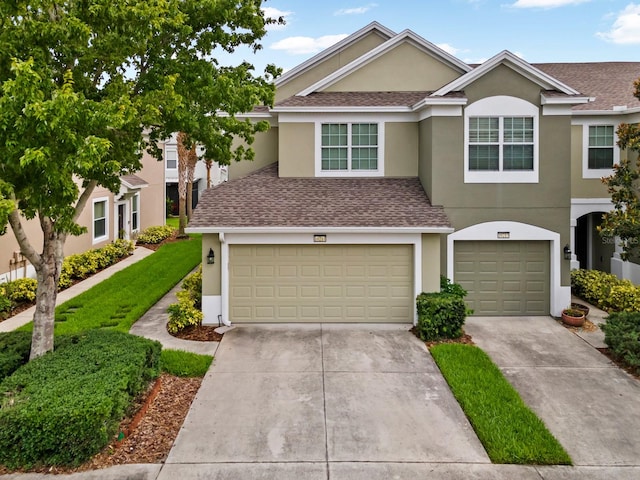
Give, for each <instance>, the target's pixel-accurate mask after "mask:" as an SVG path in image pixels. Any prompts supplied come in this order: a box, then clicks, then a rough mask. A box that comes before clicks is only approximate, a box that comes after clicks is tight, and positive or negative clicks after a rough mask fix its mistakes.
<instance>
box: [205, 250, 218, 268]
mask: <svg viewBox="0 0 640 480" xmlns="http://www.w3.org/2000/svg"><path fill="white" fill-rule="evenodd" d="M207 263H208V264H209V265H213V264H214V263H216V254H215V253H213V248H210V249H209V253H208V254H207Z"/></svg>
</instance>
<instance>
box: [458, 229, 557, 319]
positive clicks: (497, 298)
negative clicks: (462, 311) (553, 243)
mask: <svg viewBox="0 0 640 480" xmlns="http://www.w3.org/2000/svg"><path fill="white" fill-rule="evenodd" d="M454 257H455V258H454V269H455V272H454V277H455V281H456V282H457V283H459V284H460V285H461V286H462V287H463V288H464V289H465V290H467V292H468V296H467V298H466V300H467V303H468V305H469V307H470V308H472V309H473V310H474V314H475V315H547V314H548V313H549V242H544V241H503V242H500V241H456V242H455V251H454Z"/></svg>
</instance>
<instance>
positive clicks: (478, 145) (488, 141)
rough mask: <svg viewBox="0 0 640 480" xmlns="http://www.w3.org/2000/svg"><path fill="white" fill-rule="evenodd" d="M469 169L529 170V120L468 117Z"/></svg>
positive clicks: (531, 146)
mask: <svg viewBox="0 0 640 480" xmlns="http://www.w3.org/2000/svg"><path fill="white" fill-rule="evenodd" d="M469 170H489V171H496V172H500V171H508V170H528V171H531V170H533V118H532V117H470V118H469Z"/></svg>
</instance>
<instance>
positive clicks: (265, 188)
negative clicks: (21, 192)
mask: <svg viewBox="0 0 640 480" xmlns="http://www.w3.org/2000/svg"><path fill="white" fill-rule="evenodd" d="M639 76H640V62H639V63H606V64H598V63H594V64H575V65H574V64H541V65H531V64H529V63H527V62H525V61H524V60H522V59H521V58H519V57H517V56H515V55H513V54H512V53H510V52H508V51H503V52H501V53H498V54H497V55H496V56H494V57H493V58H491V59H489V60H487V61H486V62H484V63H483V64H481V65H468V64H466V63H464V62H463V61H461V60H459V59H457V58H455V57H453V56H452V55H450V54H448V53H446V52H445V51H443V50H441V49H440V48H438V47H436V46H435V45H433V44H432V43H430V42H428V41H426V40H425V39H423V38H421V37H419V36H418V35H416V34H415V33H413V32H411V31H409V30H405V31H403V32H401V33H399V34H396V33H394V32H392V31H390V30H389V29H387V28H385V27H384V26H382V25H380V24H378V23H375V22H374V23H372V24H370V25H368V26H366V27H365V28H363V29H361V30H359V31H357V32H356V33H354V34H353V35H351V36H349V37H347V38H346V39H344V40H342V41H341V42H339V43H337V44H336V45H334V46H333V47H330V48H329V49H327V50H325V51H323V52H322V53H320V54H318V55H316V56H315V57H313V58H311V59H310V60H308V61H307V62H305V63H303V64H301V65H299V66H298V67H296V68H294V69H292V70H290V71H288V72H287V73H285V74H284V75H283V76H282V77H280V78H279V79H278V80H277V81H276V87H277V90H276V102H275V105H274V107H273V108H270V109H268V108H265V107H261V108H258V109H256V110H254V111H253V112H251V113H249V114H247V116H248V117H249V118H252V119H254V120H259V119H260V120H265V119H266V120H268V121H269V122H270V123H271V127H272V128H271V129H270V130H269V131H268V132H266V133H264V134H260V135H258V136H257V138H256V141H255V143H254V145H253V147H254V149H255V151H256V158H255V161H254V162H241V163H239V164H234V165H232V166H231V167H230V169H229V178H230V181H229V182H228V183H226V184H223V185H220V186H218V187H216V188H213V189H211V190H209V191H207V192H205V193H204V195H202V196H201V198H200V204H199V206H198V208H197V209H196V211H195V213H194V216H193V218H192V219H191V221H190V223H189V228H188V231H191V232H200V233H202V234H203V259H204V260H205V261H204V263H205V265H204V269H203V311H204V315H205V317H204V323H218V322H223V323H227V324H228V323H229V322H306V321H308V322H412V321H415V315H416V313H415V311H416V309H415V297H416V295H417V294H419V293H420V292H422V291H437V290H439V278H440V275H441V274H442V275H446V276H448V277H449V278H451V279H452V280H454V281H456V282H459V283H461V284H462V286H463V287H464V288H466V289H467V290H468V291H469V295H468V297H467V298H468V300H469V304H470V306H471V308H473V309H474V310H475V314H476V315H548V314H552V315H557V316H559V315H560V312H561V310H562V308H564V307H566V306H567V305H568V304H569V303H570V299H571V291H570V269H571V268H573V267H577V266H578V265H582V266H585V267H589V268H598V267H599V268H604V269H610V268H611V262H612V264H613V267H615V268H614V270H615V269H618V270H621V269H622V270H624V268H633V267H629V266H628V265H625V266H624V267H620V265H619V264H620V262H619V259H617V258H615V256H614V259H613V260H610V258H611V256H612V255H614V251H613V250H614V247H613V245H609V244H607V242H604V243H603V242H602V241H601V240H600V238H599V236H598V234H597V233H596V231H595V228H596V227H597V222H598V212H603V211H606V210H608V209H609V206H610V202H609V199H608V195H607V192H606V189H605V188H604V186H603V185H602V184H601V182H600V180H599V178H600V177H601V176H603V175H606V174H608V173H609V172H610V171H611V167H612V165H613V163H614V162H615V161H616V160H617V159H618V158H619V156H620V155H624V154H626V152H622V153H621V152H619V151H618V149H617V147H616V146H615V129H616V126H617V125H618V124H619V123H620V122H638V121H640V102H638V101H637V99H635V98H634V97H633V96H632V89H633V80H635V79H636V78H637V77H639ZM569 250H570V252H569ZM210 252H211V253H213V254H214V256H215V259H214V262H215V263H213V264H207V261H206V256H207V255H208V254H209V253H210ZM601 257H602V258H601Z"/></svg>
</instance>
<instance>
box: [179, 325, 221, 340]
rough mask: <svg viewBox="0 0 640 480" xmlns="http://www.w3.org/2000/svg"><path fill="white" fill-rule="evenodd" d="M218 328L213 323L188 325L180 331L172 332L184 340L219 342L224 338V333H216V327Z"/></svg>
mask: <svg viewBox="0 0 640 480" xmlns="http://www.w3.org/2000/svg"><path fill="white" fill-rule="evenodd" d="M216 328H218V327H216V326H212V325H194V326H192V327H186V328H184V329H183V330H182V331H180V332H178V333H172V334H171V335H173V336H174V337H176V338H180V339H182V340H194V341H196V342H219V341H220V340H222V334H221V333H216V332H215V329H216Z"/></svg>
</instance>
